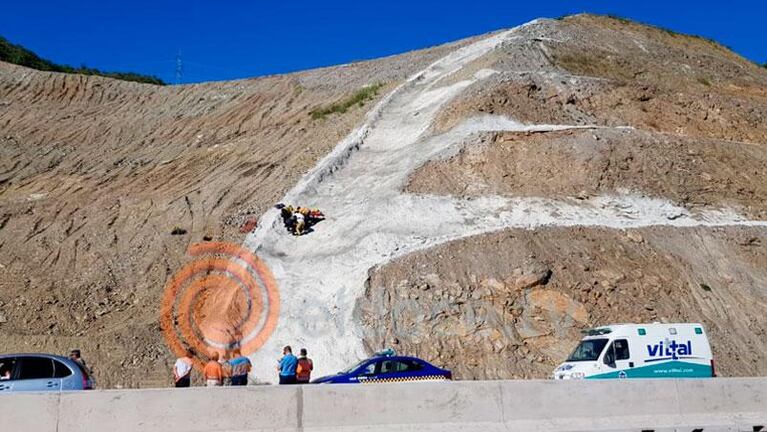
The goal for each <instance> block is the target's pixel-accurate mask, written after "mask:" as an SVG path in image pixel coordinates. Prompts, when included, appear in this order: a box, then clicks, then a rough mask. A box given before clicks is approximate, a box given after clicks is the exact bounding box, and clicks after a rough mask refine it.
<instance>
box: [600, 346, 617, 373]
mask: <svg viewBox="0 0 767 432" xmlns="http://www.w3.org/2000/svg"><path fill="white" fill-rule="evenodd" d="M613 347H614V346H613V345H612V344H610V346H609V347H607V351H605V357H604V359H603V360H602V362H603V363H604V364H606V365H607V366H610V367H613V368H614V367H615V351H614V350H613Z"/></svg>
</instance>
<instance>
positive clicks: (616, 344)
mask: <svg viewBox="0 0 767 432" xmlns="http://www.w3.org/2000/svg"><path fill="white" fill-rule="evenodd" d="M613 353H615V367H616V368H617V369H618V371H623V372H624V375H623V376H620V375H619V376H620V377H621V378H623V377H625V376H626V375H625V374H626V373H628V372H629V370H630V369H631V368H633V367H634V362H633V361H631V353H630V352H629V341H628V339H615V340H614V341H613ZM619 374H620V372H619Z"/></svg>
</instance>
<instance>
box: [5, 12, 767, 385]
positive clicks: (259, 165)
mask: <svg viewBox="0 0 767 432" xmlns="http://www.w3.org/2000/svg"><path fill="white" fill-rule="evenodd" d="M437 60H439V61H438V62H437V63H434V62H435V61H437ZM430 64H433V66H432V67H429V68H428V69H427V66H428V65H430ZM405 82H406V84H405V85H403V86H402V87H398V85H399V84H402V83H405ZM375 83H384V86H383V87H382V88H381V89H380V92H379V93H378V94H377V95H376V96H375V97H374V98H373V99H372V100H368V101H367V102H366V103H365V104H364V106H356V105H355V106H353V107H352V108H351V109H350V110H348V111H347V112H346V113H337V114H330V115H329V116H327V117H325V118H319V119H313V118H312V116H311V112H312V111H313V110H316V109H317V108H319V107H327V106H328V105H329V104H331V103H332V102H342V101H344V100H346V99H347V98H349V97H352V96H354V94H355V93H356V92H358V91H359V90H360V89H361V88H362V87H363V86H365V85H371V84H375ZM395 88H398V90H397V91H396V92H392V91H393V90H394V89H395ZM379 101H380V102H382V103H381V106H380V107H381V109H380V112H378V115H377V116H375V118H373V119H372V120H370V119H367V120H365V124H366V129H365V131H366V133H365V134H362V135H361V137H360V139H359V142H356V143H353V144H354V145H352V146H351V147H350V148H348V149H343V148H342V149H341V150H344V151H343V152H341V153H340V154H341V155H342V156H343V158H341V159H339V160H338V161H332V162H333V163H332V164H330V165H329V166H327V167H324V168H327V169H326V170H325V171H323V173H322V176H320V177H318V178H312V176H308V177H306V176H304V174H305V173H306V172H307V171H309V170H310V169H311V168H313V167H314V168H315V169H316V168H318V167H319V168H323V166H322V164H320V165H317V163H318V161H319V160H320V158H322V157H323V156H325V155H327V154H328V153H330V152H331V150H332V149H334V148H335V149H336V150H338V149H339V148H340V147H339V146H342V145H344V143H345V141H342V139H343V138H344V137H346V136H347V134H348V133H349V132H350V131H352V130H354V129H355V127H357V126H359V125H360V124H361V123H362V121H363V117H364V115H365V114H366V113H367V112H368V110H369V108H370V107H371V106H373V105H374V104H375V103H377V102H379ZM766 107H767V72H766V71H765V70H763V69H761V68H758V67H757V66H755V65H753V64H751V63H749V62H747V61H746V60H744V59H742V58H740V57H738V56H737V55H735V54H733V53H731V52H729V51H728V50H726V49H724V48H722V47H721V46H719V45H716V44H713V43H711V42H709V41H705V40H701V39H698V38H692V37H688V36H681V35H676V34H671V33H669V32H665V31H662V30H659V29H654V28H650V27H646V26H641V25H638V24H633V23H628V22H624V21H621V20H615V19H609V18H604V17H593V16H583V15H581V16H576V17H571V18H567V19H564V20H559V21H555V20H541V21H536V22H533V23H530V24H528V25H525V26H522V27H519V28H516V29H514V30H510V31H506V32H501V33H496V34H495V35H493V36H491V37H482V38H475V39H472V40H467V41H462V42H459V43H456V44H453V45H448V46H443V47H438V48H434V49H429V50H424V51H420V52H415V53H410V54H405V55H401V56H394V57H389V58H385V59H380V60H376V61H372V62H364V63H356V64H353V65H347V66H339V67H333V68H326V69H320V70H315V71H308V72H302V73H296V74H290V75H282V76H273V77H265V78H260V79H254V80H243V81H235V82H226V83H210V84H200V85H189V86H180V87H155V86H148V85H139V84H132V83H124V82H117V81H113V80H108V79H101V78H95V77H81V76H68V75H59V74H50V73H41V72H35V71H30V70H27V69H23V68H19V67H14V66H10V65H5V64H0V284H2V285H1V286H0V337H2V339H3V341H4V345H3V351H10V352H13V351H49V352H65V351H67V350H68V349H69V348H72V347H79V348H81V349H83V351H84V353H85V354H86V358H87V359H88V360H89V363H91V364H92V365H94V367H95V370H96V374H97V378H98V379H99V381H100V384H101V385H102V386H106V387H110V386H158V385H168V384H169V381H170V378H169V372H168V371H169V370H170V361H171V360H172V358H171V357H172V356H171V353H170V351H169V350H168V348H167V347H166V345H165V343H164V341H163V339H162V337H161V332H160V330H159V324H158V312H159V311H158V309H159V302H160V296H161V293H162V289H163V285H164V284H165V282H166V280H167V279H168V277H169V275H171V274H172V273H173V272H175V271H176V270H177V269H178V268H179V267H180V266H181V264H182V263H184V262H185V259H186V257H185V256H184V254H185V252H186V250H187V248H188V246H189V245H190V244H192V243H196V242H199V241H202V240H204V239H205V238H210V239H212V240H226V241H234V242H237V243H240V242H243V241H245V239H246V233H243V232H241V229H240V228H241V226H242V225H243V223H245V222H247V221H248V220H249V219H251V218H256V217H259V216H261V215H262V214H263V213H264V211H265V210H267V209H268V208H270V207H271V206H272V205H273V204H274V203H275V202H277V201H279V200H281V199H282V197H283V196H284V194H285V193H286V192H287V191H288V190H290V189H291V188H293V187H294V185H298V186H301V185H303V186H305V187H303V188H300V187H299V188H298V189H297V190H296V191H295V193H293V192H291V193H292V194H293V195H292V198H295V199H297V200H299V201H301V202H302V203H306V204H309V205H318V206H320V207H322V208H323V209H325V210H326V211H327V212H328V215H329V217H328V220H327V221H325V222H323V224H322V225H321V226H318V228H317V230H316V232H314V233H312V234H311V235H309V236H305V237H301V238H296V237H293V236H290V235H288V234H286V233H285V232H284V230H280V229H274V228H273V226H272V225H271V219H269V223H268V224H263V225H261V226H260V227H259V228H258V229H257V231H256V233H252V234H248V237H247V238H248V241H249V245H251V246H252V247H253V248H254V249H255V250H256V252H257V253H259V255H260V256H262V258H263V259H264V260H265V261H266V262H267V263H268V264H269V265H270V266H272V268H273V269H276V270H275V272H276V275H277V278H278V281H277V282H278V283H279V284H280V289H281V291H282V293H283V294H284V296H285V302H283V304H282V305H281V307H282V306H284V308H283V309H282V310H283V312H284V313H283V315H282V316H281V318H280V319H281V320H280V324H279V326H278V328H277V330H276V332H275V335H274V336H273V337H272V339H271V340H270V341H269V342H268V343H269V344H270V345H267V348H268V350H269V352H267V353H265V354H263V355H262V354H261V353H259V354H258V355H256V357H255V358H254V364H255V365H256V366H257V369H258V371H259V374H260V373H262V371H264V372H263V373H272V372H271V370H272V368H273V360H274V355H275V353H276V352H277V348H278V347H279V346H280V345H281V344H284V343H294V342H296V343H298V342H300V343H301V344H304V343H305V344H307V346H309V347H310V350H311V351H312V352H315V353H323V357H324V358H320V359H319V360H320V362H318V365H319V366H318V370H319V369H320V368H331V367H336V366H339V367H340V366H342V365H340V363H342V362H346V361H348V360H350V359H351V358H352V357H353V356H355V355H363V354H364V353H365V351H368V352H369V351H371V350H375V349H378V348H381V347H385V346H394V347H395V348H397V349H399V350H400V351H403V352H407V353H413V354H419V355H422V356H424V357H425V358H426V359H428V360H433V361H435V362H437V363H439V364H441V365H444V366H448V367H451V368H453V369H454V370H455V371H456V373H457V375H458V376H460V377H463V378H480V377H490V378H506V377H544V376H546V375H547V374H548V373H549V372H550V370H551V367H552V365H553V364H555V363H556V362H558V361H560V360H561V359H562V358H563V357H564V356H565V355H566V353H567V351H568V350H569V349H570V348H571V347H572V345H573V343H574V341H575V340H576V338H577V330H578V329H580V328H583V327H587V326H590V325H596V324H605V323H607V322H630V321H636V322H639V321H650V320H663V321H674V320H684V321H687V320H690V321H701V322H703V323H705V324H706V326H707V328H708V329H709V331H710V332H711V334H712V337H713V344H714V350H715V353H716V355H717V358H718V360H719V363H720V365H721V369H722V372H723V373H724V374H728V375H749V374H765V373H767V370H765V367H764V365H765V364H767V358H766V357H765V355H764V352H765V349H764V348H767V347H765V346H764V345H765V340H766V339H767V338H765V331H766V330H767V323H765V321H764V316H767V301H766V300H765V298H766V297H767V292H766V291H765V290H766V289H767V274H765V272H764V269H765V268H767V267H766V266H765V264H767V262H766V261H765V260H767V258H766V256H765V249H764V248H765V247H767V246H765V244H766V242H767V238H765V224H766V222H765V213H766V212H767V208H766V207H765V205H764V202H765V200H764V198H765V194H767V189H765V185H764V182H763V181H762V179H763V178H764V175H765V174H767V172H765V166H767V164H766V163H765V162H767V154H766V153H765V150H764V149H765V142H767V127H766V126H765V121H764V120H765V118H767V108H766ZM339 143H340V144H339ZM347 150H348V151H347ZM331 154H333V153H331ZM623 227H633V229H631V230H629V231H623V230H621V229H619V228H623ZM174 228H179V229H183V230H186V233H185V234H180V235H171V232H172V231H174ZM278 228H279V227H278ZM504 228H508V229H505V230H503V229H504ZM256 234H258V235H256ZM472 234H477V235H474V236H471V237H469V236H470V235H472ZM259 242H260V243H259ZM425 247H430V248H428V249H425V250H424V248H425ZM366 277H367V278H368V282H367V284H365V278H366ZM363 285H364V286H363ZM230 294H232V296H235V295H236V294H235V293H234V292H231V293H230ZM230 298H231V297H230ZM217 300H220V301H224V302H225V300H226V299H224V298H221V299H217ZM355 304H356V307H355V306H354V305H355ZM311 343H315V345H311ZM342 354H343V356H342ZM331 355H335V357H331Z"/></svg>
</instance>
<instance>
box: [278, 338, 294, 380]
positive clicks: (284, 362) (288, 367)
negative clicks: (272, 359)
mask: <svg viewBox="0 0 767 432" xmlns="http://www.w3.org/2000/svg"><path fill="white" fill-rule="evenodd" d="M278 365H279V366H277V371H279V373H280V384H295V383H296V366H298V359H297V358H296V356H294V355H293V349H291V348H290V345H288V346H286V347H285V348H283V349H282V358H281V359H280V360H279V362H278Z"/></svg>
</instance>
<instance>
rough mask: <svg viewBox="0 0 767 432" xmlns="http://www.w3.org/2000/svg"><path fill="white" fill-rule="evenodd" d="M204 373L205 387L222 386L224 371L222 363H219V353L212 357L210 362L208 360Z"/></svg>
mask: <svg viewBox="0 0 767 432" xmlns="http://www.w3.org/2000/svg"><path fill="white" fill-rule="evenodd" d="M202 372H203V375H204V376H205V385H206V386H207V387H219V386H221V384H222V382H223V380H224V369H223V368H222V367H221V363H219V362H218V352H214V353H213V354H211V355H210V360H208V363H207V364H206V365H205V369H203V371H202Z"/></svg>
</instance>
